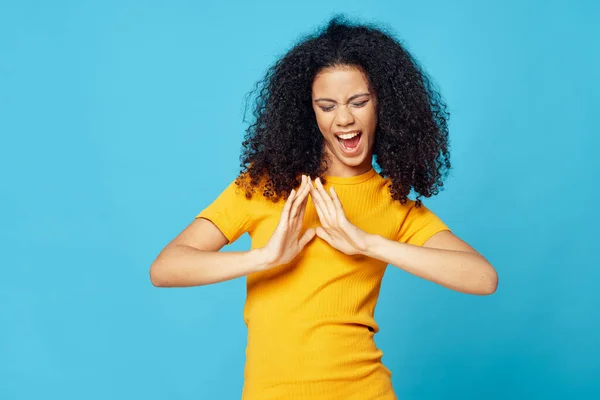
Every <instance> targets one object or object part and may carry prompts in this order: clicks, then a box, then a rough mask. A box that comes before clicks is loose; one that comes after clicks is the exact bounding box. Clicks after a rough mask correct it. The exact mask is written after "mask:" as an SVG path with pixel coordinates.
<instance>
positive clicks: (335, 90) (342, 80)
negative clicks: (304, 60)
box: [312, 66, 369, 98]
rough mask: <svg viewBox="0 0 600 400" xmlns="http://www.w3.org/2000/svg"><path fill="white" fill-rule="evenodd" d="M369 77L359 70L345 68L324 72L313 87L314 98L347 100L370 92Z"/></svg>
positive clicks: (319, 74)
mask: <svg viewBox="0 0 600 400" xmlns="http://www.w3.org/2000/svg"><path fill="white" fill-rule="evenodd" d="M368 89H369V85H368V82H367V77H366V76H365V74H364V73H363V72H362V71H361V70H360V69H358V68H355V67H350V66H343V67H332V68H327V69H324V70H322V71H321V72H319V73H318V74H317V76H316V77H315V79H314V81H313V85H312V94H313V96H314V97H321V96H329V97H340V98H345V97H349V96H352V95H353V94H356V93H359V92H368Z"/></svg>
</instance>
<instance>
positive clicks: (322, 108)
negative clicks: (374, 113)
mask: <svg viewBox="0 0 600 400" xmlns="http://www.w3.org/2000/svg"><path fill="white" fill-rule="evenodd" d="M368 102H369V100H365V101H361V102H360V103H352V105H353V106H354V107H357V108H361V107H364V106H365V105H366V104H367V103H368ZM319 108H320V109H321V110H323V111H324V112H328V111H331V110H333V109H334V108H335V106H329V107H319Z"/></svg>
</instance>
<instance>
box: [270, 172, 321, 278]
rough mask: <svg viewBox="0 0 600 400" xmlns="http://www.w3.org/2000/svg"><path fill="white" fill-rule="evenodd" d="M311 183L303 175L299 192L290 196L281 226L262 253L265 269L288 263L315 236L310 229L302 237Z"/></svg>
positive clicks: (313, 230) (282, 213)
mask: <svg viewBox="0 0 600 400" xmlns="http://www.w3.org/2000/svg"><path fill="white" fill-rule="evenodd" d="M311 184H312V183H311V181H310V179H309V178H308V177H307V176H304V175H302V183H301V184H300V187H299V188H298V191H296V190H292V191H291V192H290V195H289V196H288V198H287V200H286V202H285V205H284V206H283V210H282V211H281V217H280V219H279V224H278V225H277V227H276V228H275V231H274V232H273V235H271V238H270V239H269V241H268V242H267V244H266V245H265V247H263V248H261V249H260V251H261V252H262V253H263V256H264V257H265V260H266V263H265V264H264V269H269V268H273V267H277V266H279V265H282V264H285V263H288V262H290V261H292V260H293V259H294V257H296V256H297V255H298V253H300V251H302V249H303V248H304V246H306V244H307V243H308V242H310V240H311V239H312V238H313V237H314V236H315V229H314V228H309V229H307V230H306V232H304V233H303V234H302V235H301V232H302V222H303V220H304V211H305V210H306V203H307V202H308V194H309V193H310V185H311Z"/></svg>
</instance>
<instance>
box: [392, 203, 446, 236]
mask: <svg viewBox="0 0 600 400" xmlns="http://www.w3.org/2000/svg"><path fill="white" fill-rule="evenodd" d="M449 230H450V228H448V226H446V224H445V223H444V222H443V221H442V220H441V219H440V218H439V217H438V216H437V215H436V214H435V213H433V211H431V210H430V209H429V208H427V207H425V205H423V204H421V207H419V208H417V207H415V204H413V205H411V206H410V209H409V210H408V213H407V214H406V217H405V218H404V220H403V222H402V224H401V225H400V231H399V232H398V237H397V238H396V239H397V240H398V241H400V242H403V243H408V244H413V245H416V246H422V245H423V244H424V243H425V242H426V241H427V240H428V239H429V238H430V237H432V236H433V235H435V234H436V233H438V232H441V231H449Z"/></svg>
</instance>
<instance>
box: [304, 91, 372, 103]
mask: <svg viewBox="0 0 600 400" xmlns="http://www.w3.org/2000/svg"><path fill="white" fill-rule="evenodd" d="M370 95H371V93H369V92H366V93H358V94H355V95H354V96H350V98H349V99H348V102H350V101H352V100H354V99H356V98H357V97H361V96H370ZM315 101H331V102H332V103H337V101H335V100H333V99H327V98H324V97H319V98H318V99H315Z"/></svg>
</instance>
